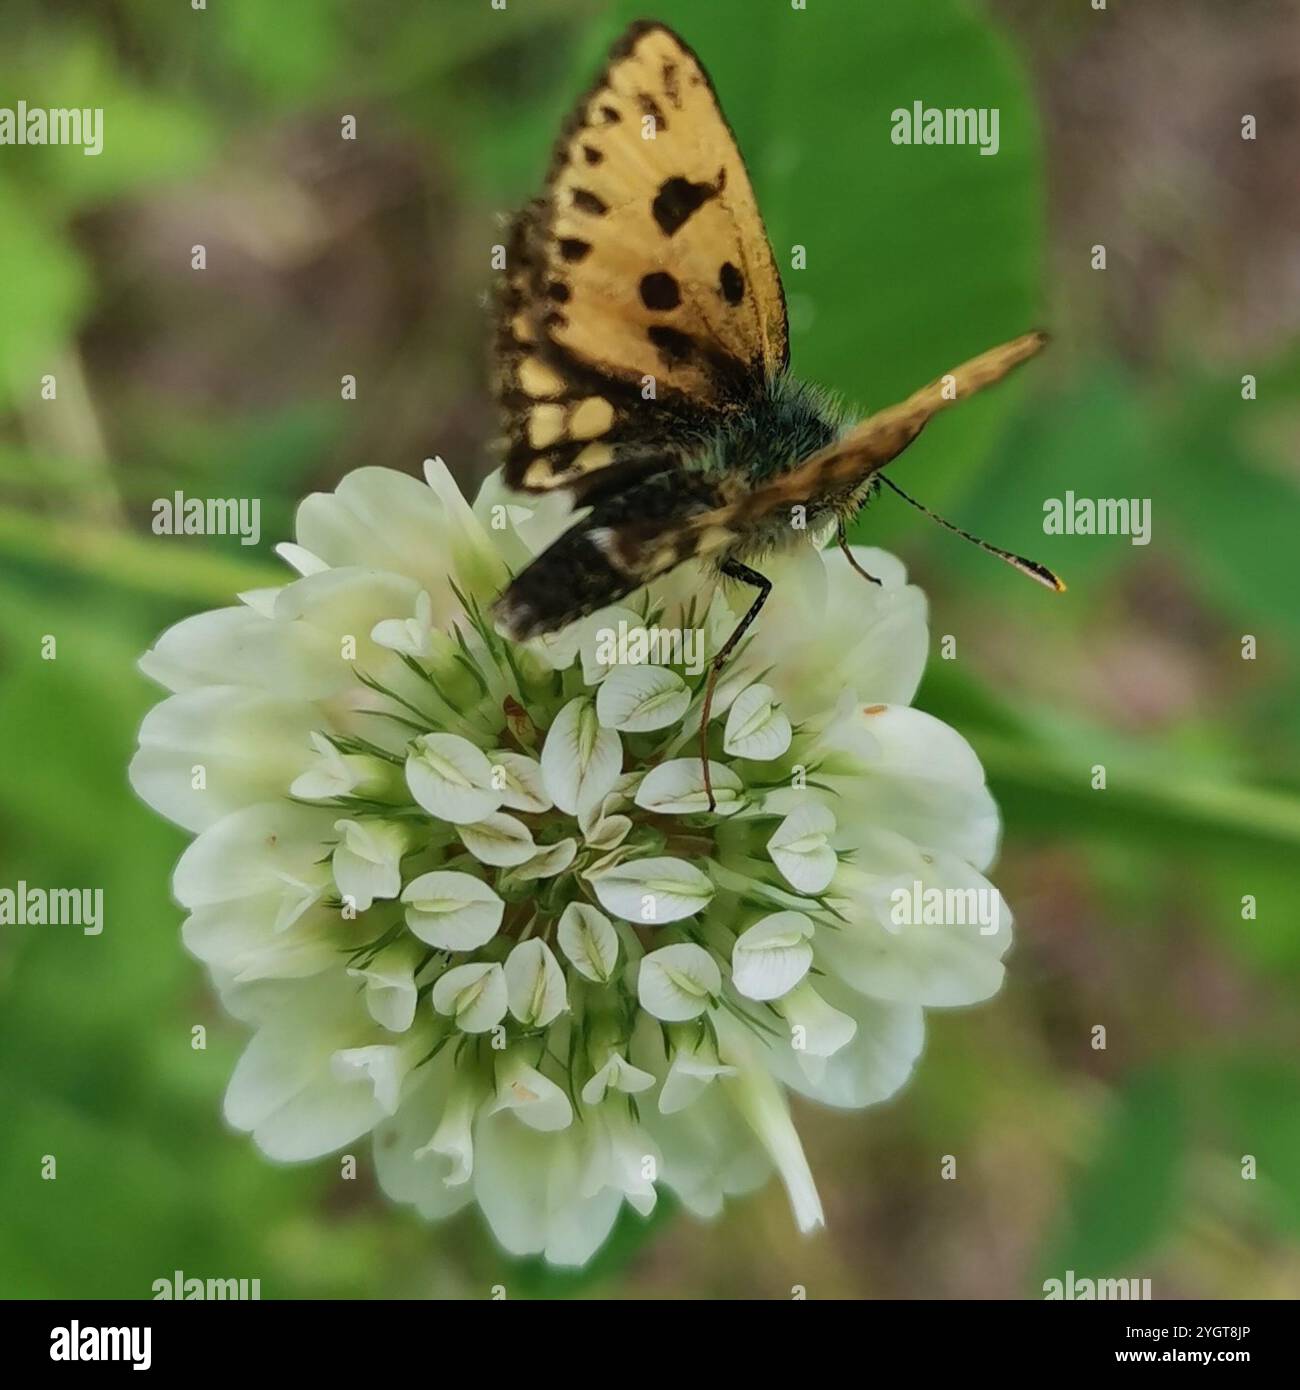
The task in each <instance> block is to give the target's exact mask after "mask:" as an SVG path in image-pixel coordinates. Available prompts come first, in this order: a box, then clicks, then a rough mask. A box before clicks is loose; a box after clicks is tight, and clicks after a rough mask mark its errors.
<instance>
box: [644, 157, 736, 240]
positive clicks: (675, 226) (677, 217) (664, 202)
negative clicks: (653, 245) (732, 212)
mask: <svg viewBox="0 0 1300 1390" xmlns="http://www.w3.org/2000/svg"><path fill="white" fill-rule="evenodd" d="M726 183H727V171H726V170H725V169H719V170H718V181H717V182H716V183H693V182H692V181H691V180H690V179H685V178H682V176H681V175H680V174H677V175H674V176H673V177H672V178H671V179H665V180H664V182H663V183H662V184H661V185H660V188H659V192H658V193H656V194H655V196H654V200H653V202H651V204H650V212H651V214H652V215H653V216H654V220H655V221H656V222H657V223H658V224H659V230H660V231H661V232H663V234H664V235H665V236H673V235H675V234H676V233H677V232H679V231H680V230H681V229H682V227H684V226H685V225H686V223H687V222H689V221H690V219H691V218H692V217H693V216H694V215H695V214H696V213H697V212H698V211H699V210H700V208H702V207H703V206H704V204H705V203H707V202H709V201H710V200H711V199H713V198H716V197H717V196H718V194H719V193H721V192H722V190H723V189H724V188H725V187H726Z"/></svg>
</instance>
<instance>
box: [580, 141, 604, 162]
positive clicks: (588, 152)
mask: <svg viewBox="0 0 1300 1390" xmlns="http://www.w3.org/2000/svg"><path fill="white" fill-rule="evenodd" d="M582 157H583V158H584V159H585V160H586V161H587V163H588V164H599V163H600V162H601V161H602V160H603V159H604V158H605V156H604V155H603V154H601V152H600V151H599V150H598V149H597V148H596V147H595V146H594V145H584V146H583V147H582Z"/></svg>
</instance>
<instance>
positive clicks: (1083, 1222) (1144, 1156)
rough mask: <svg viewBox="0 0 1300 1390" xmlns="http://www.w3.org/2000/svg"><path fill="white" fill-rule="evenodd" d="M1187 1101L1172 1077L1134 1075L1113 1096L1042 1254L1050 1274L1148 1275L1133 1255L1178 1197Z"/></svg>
mask: <svg viewBox="0 0 1300 1390" xmlns="http://www.w3.org/2000/svg"><path fill="white" fill-rule="evenodd" d="M1184 1149H1185V1138H1184V1118H1183V1105H1182V1101H1181V1098H1180V1095H1179V1089H1178V1087H1177V1084H1176V1082H1175V1079H1174V1077H1173V1076H1171V1075H1170V1074H1168V1073H1165V1072H1162V1071H1150V1072H1145V1073H1139V1074H1136V1075H1134V1076H1133V1077H1132V1078H1131V1079H1130V1080H1129V1081H1128V1082H1127V1084H1126V1085H1125V1086H1124V1087H1123V1089H1122V1090H1121V1091H1120V1092H1119V1093H1118V1094H1117V1095H1116V1096H1114V1097H1113V1098H1112V1100H1111V1111H1110V1115H1109V1117H1108V1119H1107V1120H1106V1122H1105V1124H1104V1127H1103V1129H1102V1133H1101V1137H1100V1140H1099V1142H1098V1145H1097V1148H1096V1151H1095V1152H1094V1154H1093V1156H1092V1158H1091V1160H1090V1161H1089V1162H1088V1163H1087V1164H1086V1165H1085V1166H1084V1168H1083V1169H1082V1171H1081V1172H1080V1173H1079V1175H1078V1176H1077V1177H1076V1179H1075V1181H1074V1182H1073V1184H1072V1185H1071V1188H1070V1192H1069V1196H1068V1198H1067V1200H1066V1205H1065V1210H1064V1211H1063V1212H1062V1213H1061V1216H1060V1218H1059V1221H1058V1224H1057V1228H1056V1230H1055V1231H1054V1233H1053V1234H1052V1235H1051V1236H1050V1237H1049V1238H1048V1240H1047V1242H1046V1244H1045V1246H1044V1250H1043V1253H1042V1256H1041V1259H1040V1274H1041V1277H1042V1278H1044V1279H1047V1278H1058V1279H1063V1278H1064V1277H1065V1272H1066V1270H1070V1269H1072V1270H1074V1272H1075V1274H1076V1276H1078V1277H1081V1278H1089V1279H1102V1278H1133V1277H1142V1276H1143V1271H1142V1270H1141V1269H1140V1268H1137V1267H1135V1266H1134V1263H1133V1262H1134V1261H1135V1260H1136V1259H1138V1258H1139V1257H1140V1256H1143V1255H1145V1254H1146V1253H1147V1252H1149V1251H1150V1250H1151V1249H1152V1248H1153V1247H1154V1246H1155V1244H1156V1243H1157V1242H1158V1241H1159V1239H1160V1238H1161V1237H1162V1236H1163V1234H1164V1233H1165V1231H1166V1230H1167V1229H1168V1227H1169V1225H1170V1221H1171V1218H1172V1217H1173V1215H1174V1213H1175V1211H1176V1210H1177V1208H1178V1204H1179V1201H1180V1196H1181V1194H1180V1191H1179V1183H1180V1181H1181V1176H1182V1161H1183V1155H1184Z"/></svg>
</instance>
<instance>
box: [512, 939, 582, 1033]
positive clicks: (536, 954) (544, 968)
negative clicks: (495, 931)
mask: <svg viewBox="0 0 1300 1390" xmlns="http://www.w3.org/2000/svg"><path fill="white" fill-rule="evenodd" d="M506 992H507V997H508V999H509V1001H510V1012H511V1013H512V1014H513V1015H514V1016H515V1017H516V1018H517V1019H518V1020H519V1022H520V1023H522V1024H524V1025H525V1026H526V1027H529V1028H544V1027H545V1026H546V1025H547V1024H548V1023H552V1022H554V1020H555V1019H557V1018H558V1017H559V1016H560V1015H561V1014H562V1013H563V1012H564V1011H565V1010H566V1009H567V1008H568V1007H569V1000H568V995H567V992H566V990H565V987H564V972H563V971H562V970H561V969H560V963H559V961H557V960H556V959H555V956H554V954H553V953H552V951H551V948H550V947H549V946H548V945H547V944H546V942H544V941H542V940H541V939H540V938H538V937H531V938H530V939H529V940H527V941H521V942H520V943H519V945H518V946H516V947H515V948H514V950H512V951H511V952H510V954H509V956H507V957H506Z"/></svg>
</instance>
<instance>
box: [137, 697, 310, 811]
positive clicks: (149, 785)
mask: <svg viewBox="0 0 1300 1390" xmlns="http://www.w3.org/2000/svg"><path fill="white" fill-rule="evenodd" d="M319 723H320V713H319V711H318V710H317V709H316V708H315V707H314V706H312V705H310V704H308V703H306V702H305V701H303V700H301V699H285V698H282V697H281V696H279V695H273V694H268V693H266V692H263V691H260V690H253V689H250V688H248V687H240V686H230V685H215V686H207V687H204V688H201V689H197V690H186V691H184V692H182V693H181V694H179V695H173V696H171V697H170V698H169V699H166V700H164V701H163V702H162V703H161V704H159V705H155V706H154V708H153V709H151V710H150V711H149V713H148V714H146V715H145V717H144V723H143V724H142V725H141V727H140V747H139V748H138V749H137V751H136V754H135V756H134V757H133V758H132V759H131V767H130V771H129V774H128V775H129V776H130V779H131V786H132V787H133V788H134V790H135V792H136V794H137V795H138V796H140V797H141V798H143V799H144V800H145V801H147V802H148V803H149V805H150V806H152V807H153V808H154V810H155V811H157V812H159V813H160V814H161V815H164V816H166V817H167V819H168V820H171V821H175V822H176V823H177V824H178V825H181V826H184V828H185V829H186V830H202V829H204V828H205V827H206V826H209V825H212V824H214V823H215V822H216V821H218V820H220V819H221V817H222V816H224V815H226V814H228V813H229V812H230V811H235V810H239V809H240V808H241V807H244V806H250V805H254V804H256V803H257V802H262V801H268V800H271V799H273V798H274V797H277V796H283V795H284V793H285V791H286V789H287V788H288V787H289V785H290V783H292V782H293V781H294V779H295V778H296V777H298V776H299V774H300V773H301V772H302V771H303V769H304V768H306V767H308V766H310V765H311V763H312V762H313V761H314V759H313V755H312V747H311V741H310V740H311V736H312V733H313V732H314V730H315V728H316V727H317V726H318V725H319ZM196 783H198V784H199V785H198V786H196Z"/></svg>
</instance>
